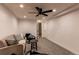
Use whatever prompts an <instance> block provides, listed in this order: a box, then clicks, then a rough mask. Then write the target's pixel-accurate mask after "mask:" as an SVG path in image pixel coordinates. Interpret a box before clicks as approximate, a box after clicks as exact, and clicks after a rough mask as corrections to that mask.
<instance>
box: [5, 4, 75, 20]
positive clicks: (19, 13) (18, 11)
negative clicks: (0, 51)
mask: <svg viewBox="0 0 79 59" xmlns="http://www.w3.org/2000/svg"><path fill="white" fill-rule="evenodd" d="M20 4H22V3H6V4H4V5H5V6H6V7H7V8H8V9H9V10H10V11H11V12H12V13H13V14H14V15H15V16H16V17H17V18H18V19H24V17H23V16H24V15H26V16H27V18H26V19H35V18H36V17H35V15H34V14H30V13H28V12H30V11H36V9H35V7H40V8H43V10H50V9H52V10H53V9H56V10H57V11H56V12H51V13H48V15H49V16H47V19H50V18H52V17H53V16H56V15H57V14H59V13H62V12H65V11H67V10H68V9H70V8H73V7H74V6H75V5H76V4H74V3H23V5H24V8H20V7H19V5H20Z"/></svg>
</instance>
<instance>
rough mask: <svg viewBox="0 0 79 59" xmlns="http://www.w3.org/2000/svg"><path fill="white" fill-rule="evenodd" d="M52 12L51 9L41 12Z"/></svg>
mask: <svg viewBox="0 0 79 59" xmlns="http://www.w3.org/2000/svg"><path fill="white" fill-rule="evenodd" d="M48 12H52V10H47V11H43V12H42V13H48Z"/></svg>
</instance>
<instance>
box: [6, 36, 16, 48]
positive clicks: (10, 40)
mask: <svg viewBox="0 0 79 59" xmlns="http://www.w3.org/2000/svg"><path fill="white" fill-rule="evenodd" d="M6 42H7V45H8V46H10V45H14V44H17V43H18V42H17V40H16V38H15V35H10V36H8V37H7V38H6Z"/></svg>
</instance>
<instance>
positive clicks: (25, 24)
mask: <svg viewBox="0 0 79 59" xmlns="http://www.w3.org/2000/svg"><path fill="white" fill-rule="evenodd" d="M19 33H22V34H25V33H32V34H33V35H36V21H34V20H29V19H23V20H22V19H21V20H19Z"/></svg>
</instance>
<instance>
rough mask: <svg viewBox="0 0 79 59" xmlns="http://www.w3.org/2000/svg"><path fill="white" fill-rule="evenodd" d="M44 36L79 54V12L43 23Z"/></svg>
mask: <svg viewBox="0 0 79 59" xmlns="http://www.w3.org/2000/svg"><path fill="white" fill-rule="evenodd" d="M43 36H44V37H47V38H48V39H49V40H51V41H53V42H55V43H57V44H59V45H61V46H62V47H64V48H66V49H68V50H70V51H72V52H73V53H76V54H79V11H75V12H73V13H70V14H67V15H64V16H62V17H59V18H55V19H51V20H49V21H47V22H45V23H43Z"/></svg>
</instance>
